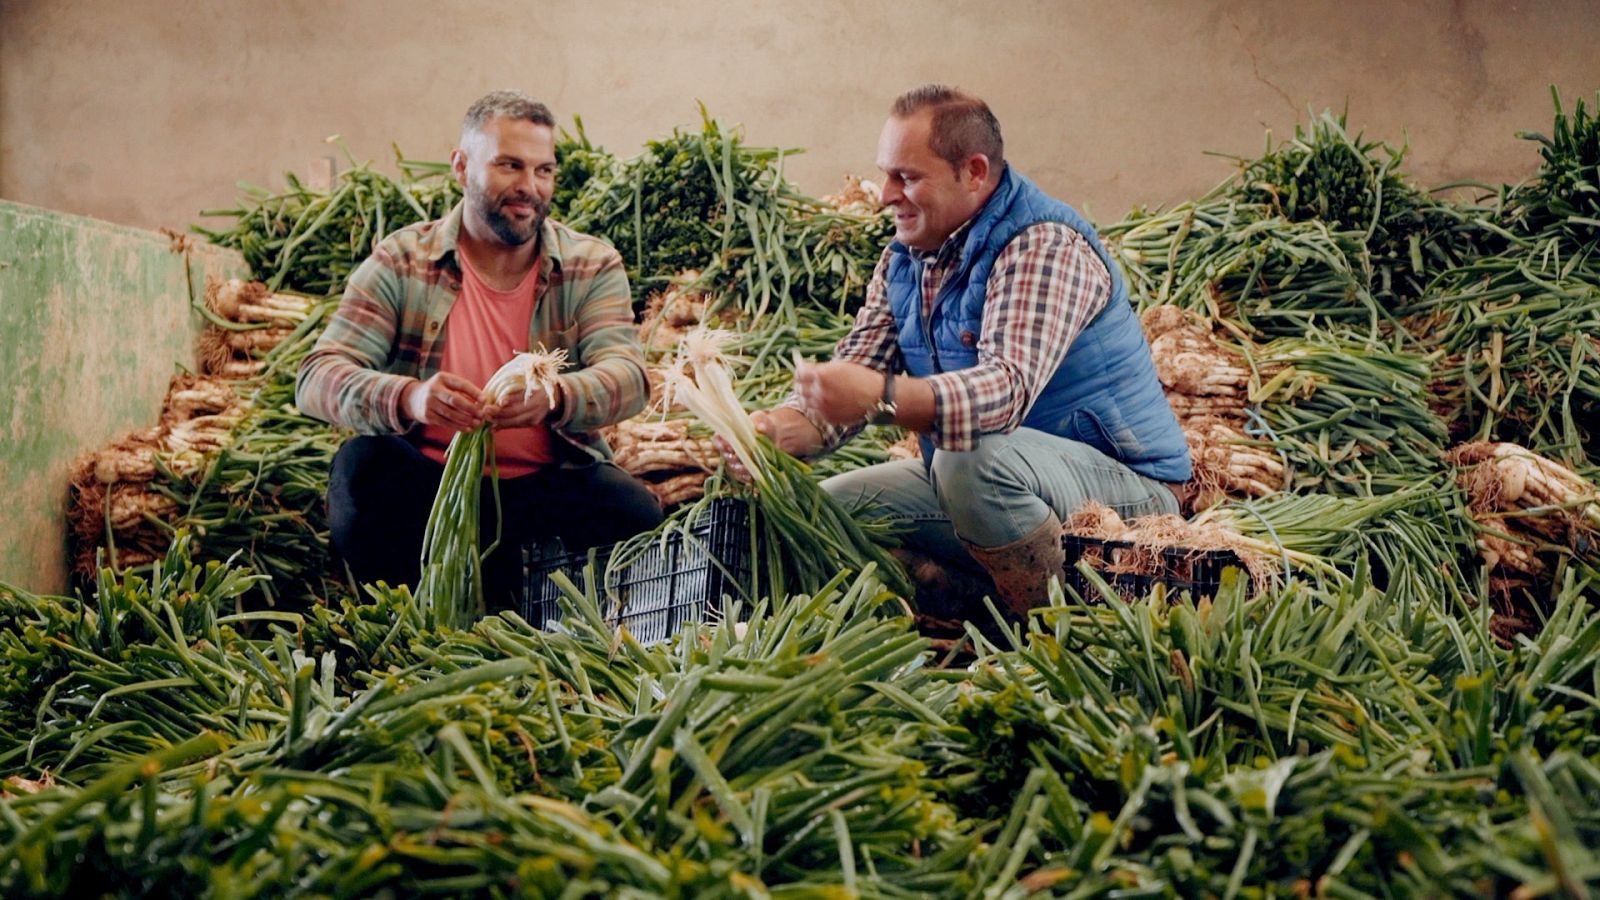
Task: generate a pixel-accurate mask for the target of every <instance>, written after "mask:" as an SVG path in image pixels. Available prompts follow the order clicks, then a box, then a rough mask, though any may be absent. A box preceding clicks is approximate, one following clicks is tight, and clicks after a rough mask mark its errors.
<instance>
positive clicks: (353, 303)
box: [295, 91, 662, 609]
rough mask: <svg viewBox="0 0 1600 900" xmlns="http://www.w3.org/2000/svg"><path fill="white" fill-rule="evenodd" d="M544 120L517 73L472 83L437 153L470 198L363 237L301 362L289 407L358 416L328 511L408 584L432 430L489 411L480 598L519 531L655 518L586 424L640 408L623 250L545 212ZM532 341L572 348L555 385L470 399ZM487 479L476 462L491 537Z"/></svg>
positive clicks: (439, 449) (335, 530)
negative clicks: (356, 262) (366, 248)
mask: <svg viewBox="0 0 1600 900" xmlns="http://www.w3.org/2000/svg"><path fill="white" fill-rule="evenodd" d="M554 127H555V118H554V117H553V116H552V115H551V114H550V110H549V109H547V108H546V107H545V106H544V104H542V103H538V102H536V101H534V100H532V99H531V98H529V97H527V96H525V95H523V94H520V93H517V92H513V91H496V92H494V93H491V94H489V95H487V96H485V97H483V98H482V99H481V100H479V101H478V102H476V103H474V104H473V105H472V108H471V109H469V110H468V111H467V115H466V119H465V120H464V121H463V123H462V127H461V141H460V146H459V147H457V148H456V149H455V150H454V151H452V152H451V154H450V167H451V171H452V172H453V173H454V175H455V178H456V180H457V182H459V183H460V184H461V186H462V187H463V189H464V192H465V195H466V196H465V198H464V199H463V200H462V202H461V203H460V204H458V205H457V206H456V207H455V209H453V210H451V211H450V213H449V215H447V216H445V217H444V218H443V219H439V220H436V221H433V222H423V223H419V224H416V225H411V226H408V227H406V228H402V229H400V230H399V231H397V232H395V233H394V234H391V235H389V236H388V237H386V238H384V239H383V240H382V241H381V242H380V243H379V244H378V245H377V247H375V248H374V249H373V252H372V255H371V256H370V257H368V258H367V260H366V261H365V262H363V263H362V264H361V266H360V267H359V268H357V269H356V271H355V272H354V273H352V274H351V276H350V281H349V284H348V285H347V287H346V288H345V293H344V298H343V300H342V301H341V302H340V304H339V309H338V311H337V312H336V313H335V314H334V316H333V318H332V319H330V321H329V323H328V327H327V330H326V331H324V332H323V334H322V337H321V338H320V339H319V340H318V341H317V345H316V347H315V348H314V349H313V350H312V351H311V353H310V354H309V355H307V356H306V358H305V361H304V362H303V363H302V364H301V366H300V373H299V379H298V382H297V384H296V386H295V387H296V389H295V402H296V403H297V404H298V405H299V407H300V409H301V410H303V411H304V412H306V413H307V414H309V415H312V416H316V417H317V418H319V419H323V420H325V421H327V422H331V423H333V424H335V425H340V426H343V427H345V428H349V429H351V430H352V431H355V432H356V433H357V436H356V437H353V438H351V439H350V440H349V441H347V442H346V443H345V444H344V446H342V447H341V448H340V449H339V452H338V453H337V454H336V455H335V456H334V459H333V467H332V472H331V474H330V478H329V487H328V518H329V526H330V531H331V537H332V541H333V546H334V549H335V551H336V552H337V553H338V555H339V557H340V558H341V559H343V560H344V562H345V563H346V564H347V565H349V567H350V570H351V573H352V574H353V575H354V576H355V577H356V579H357V580H358V581H360V582H362V583H371V582H376V581H380V580H381V581H385V582H387V583H389V584H390V585H400V584H405V585H409V586H415V585H416V583H417V581H418V578H419V577H420V562H419V560H420V557H421V554H422V539H423V532H424V530H425V528H426V525H427V520H428V515H429V512H430V509H431V506H432V503H433V498H434V495H435V494H436V493H437V491H438V486H439V481H440V477H441V475H442V474H443V468H444V467H443V463H444V458H445V450H446V448H447V447H448V445H449V443H450V439H451V438H452V437H453V436H454V435H455V434H456V433H457V432H460V431H470V430H472V429H475V428H477V427H478V426H479V425H481V424H483V423H485V422H487V423H489V424H490V425H491V426H493V427H494V429H495V441H494V446H495V457H496V460H495V462H496V464H497V465H498V474H499V476H500V479H501V480H500V486H499V490H500V500H501V504H500V505H501V509H500V523H499V544H498V546H497V548H496V550H495V552H494V553H492V554H491V555H490V557H489V559H488V560H486V561H485V565H484V590H485V596H486V597H487V598H488V603H489V606H490V608H491V609H495V608H503V607H507V606H510V605H512V604H513V603H514V602H515V598H516V596H517V592H518V591H519V590H520V580H521V565H520V563H521V556H520V551H519V548H520V546H521V545H522V544H523V543H526V542H527V541H528V540H530V539H533V538H536V537H549V536H554V537H559V538H561V539H562V541H563V543H564V544H565V545H566V546H567V547H568V549H571V550H584V549H588V548H590V547H593V546H596V545H599V544H603V543H609V542H612V541H616V540H620V539H622V538H625V537H628V536H630V535H633V534H636V533H638V532H641V531H645V530H648V529H650V528H652V527H654V526H655V525H657V524H659V523H660V521H661V518H662V515H661V506H660V504H659V503H657V502H656V500H655V498H654V496H653V495H652V494H651V493H650V492H649V490H647V489H646V488H645V487H644V485H643V484H641V483H640V482H639V481H638V480H636V479H634V478H633V477H632V476H630V475H628V474H627V473H626V472H623V471H622V470H621V469H620V468H618V467H617V466H616V465H614V464H612V463H611V462H610V458H611V451H610V449H609V448H608V447H607V446H606V444H605V442H604V441H603V440H601V439H600V438H599V437H598V436H596V435H595V434H594V431H595V429H597V428H599V427H600V426H602V425H608V424H611V423H613V422H617V421H619V420H621V419H625V418H628V417H629V416H632V415H634V414H635V413H637V412H639V410H640V409H642V408H643V407H644V403H645V400H646V398H647V397H648V395H649V388H648V385H647V384H646V381H645V364H644V354H643V351H642V350H641V348H640V346H639V342H638V337H637V335H636V333H635V332H634V327H633V324H634V323H633V309H632V301H631V297H630V295H629V292H628V281H627V275H626V274H625V272H624V269H623V264H622V258H621V257H620V256H619V255H618V254H617V252H616V251H615V250H613V249H612V248H611V247H610V246H609V245H607V244H606V243H604V242H602V241H600V240H599V239H597V238H594V237H590V236H588V235H584V234H579V233H578V232H575V231H573V230H572V229H570V228H567V227H566V226H565V225H562V224H560V223H559V222H555V221H552V220H551V219H549V218H548V214H549V211H550V197H551V194H552V193H553V191H554V189H555V176H556V155H555V135H554ZM540 347H543V348H544V349H547V350H556V349H561V350H565V351H567V354H568V358H569V366H570V368H569V369H568V370H567V371H565V372H563V373H562V374H561V376H560V379H559V383H558V385H557V389H556V391H555V398H554V401H553V402H552V401H551V400H550V399H549V398H547V396H546V394H545V392H543V391H534V392H533V393H532V395H530V396H529V397H527V398H526V399H523V398H516V399H513V400H511V401H509V402H507V403H506V404H505V405H502V406H496V405H493V404H486V403H484V402H482V401H480V399H479V391H480V388H481V387H482V385H483V384H484V383H485V382H487V381H488V379H489V377H490V376H491V375H493V374H494V372H495V371H496V370H497V369H499V368H500V366H501V365H502V364H504V363H505V362H506V361H507V360H509V359H511V357H512V355H513V354H515V353H517V352H519V351H526V350H532V349H537V348H540ZM487 474H488V472H487V469H486V472H485V475H486V476H487ZM490 496H491V495H490V493H489V485H488V484H487V477H486V483H485V485H484V497H485V500H484V502H483V504H482V507H483V512H482V516H483V519H482V521H481V522H480V534H482V535H483V541H484V543H485V544H486V545H487V544H488V543H489V542H491V541H494V540H495V537H496V522H495V515H496V510H495V504H494V503H493V502H492V501H490V500H489V499H488V498H489V497H490Z"/></svg>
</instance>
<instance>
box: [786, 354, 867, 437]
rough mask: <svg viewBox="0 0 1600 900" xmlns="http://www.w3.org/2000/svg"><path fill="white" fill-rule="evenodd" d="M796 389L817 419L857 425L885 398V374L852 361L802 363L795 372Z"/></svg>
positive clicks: (801, 399)
mask: <svg viewBox="0 0 1600 900" xmlns="http://www.w3.org/2000/svg"><path fill="white" fill-rule="evenodd" d="M794 389H795V393H796V394H798V395H799V397H800V402H801V403H803V404H805V407H806V409H807V410H809V411H810V412H811V413H812V415H815V416H816V417H817V418H819V419H822V420H823V421H824V422H828V423H830V424H833V425H857V424H860V423H861V422H862V421H863V420H864V419H866V417H867V415H868V414H869V413H871V412H872V410H873V408H874V407H875V406H876V405H877V403H878V399H879V398H880V397H882V396H883V373H882V372H880V371H878V370H877V369H873V368H870V367H868V366H863V365H860V364H859V363H851V362H825V363H801V364H800V365H798V366H796V367H795V370H794ZM797 415H798V414H797ZM801 418H802V419H803V418H804V417H803V416H802V417H801Z"/></svg>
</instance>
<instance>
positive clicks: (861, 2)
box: [0, 0, 1600, 227]
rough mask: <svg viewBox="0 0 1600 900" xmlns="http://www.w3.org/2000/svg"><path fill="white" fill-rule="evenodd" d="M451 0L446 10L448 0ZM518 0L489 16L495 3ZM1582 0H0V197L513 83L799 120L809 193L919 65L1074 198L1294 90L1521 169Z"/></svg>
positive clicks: (194, 202) (1215, 171) (434, 112)
mask: <svg viewBox="0 0 1600 900" xmlns="http://www.w3.org/2000/svg"><path fill="white" fill-rule="evenodd" d="M469 8H470V9H471V10H472V11H468V10H469ZM513 11H515V12H513ZM1597 51H1600V2H1595V0H1587V2H1580V0H1568V2H1549V3H1534V2H1520V3H1497V2H1487V0H1458V2H1443V0H1427V2H1377V0H1337V2H1324V0H1317V2H1291V0H1278V2H1268V0H1262V2H1244V0H1195V2H1080V3H1067V2H1045V0H1035V2H1011V0H997V2H988V3H982V2H946V3H934V2H914V0H819V2H805V0H781V2H780V0H745V2H728V3H711V2H691V0H655V2H639V3H624V2H618V0H592V2H588V3H572V2H566V3H539V2H530V0H522V2H517V0H508V2H500V3H495V4H477V3H465V2H460V3H457V2H449V0H428V2H419V0H388V2H377V0H370V2H366V0H364V2H322V0H316V2H312V0H281V2H263V0H215V2H199V0H80V2H61V0H0V196H4V197H7V198H10V199H13V200H18V201H21V202H24V203H31V204H36V205H40V206H46V207H51V208H55V209H61V210H66V211H70V212H76V213H84V214H88V215H92V216H99V217H103V218H107V219H111V220H113V221H117V222H123V223H128V224H133V225H140V226H146V227H153V226H158V225H173V224H185V223H187V222H189V221H191V220H192V219H193V216H194V214H195V212H196V211H197V210H199V209H201V208H203V207H208V206H226V205H229V204H230V203H231V202H232V200H233V198H234V196H235V190H234V187H233V185H234V182H235V181H237V180H245V181H250V182H253V183H258V184H271V185H277V184H279V183H280V174H279V173H280V172H281V171H282V170H284V169H286V168H293V169H297V170H301V171H304V170H305V169H306V168H307V167H308V165H309V163H310V161H311V160H312V159H313V158H315V157H318V156H322V155H326V154H327V153H328V152H329V150H328V148H327V146H326V145H325V144H323V143H322V140H321V139H322V138H323V137H325V136H327V135H330V134H334V133H340V134H343V135H344V137H345V139H346V140H347V141H348V143H349V145H350V146H351V148H352V149H353V150H354V151H355V153H356V154H357V155H358V156H361V157H369V158H382V157H384V156H386V155H387V152H388V151H387V148H388V143H389V141H390V140H395V141H398V142H399V144H400V146H401V147H403V148H404V149H405V150H406V151H407V152H408V153H410V154H412V155H415V156H420V157H431V158H439V157H442V156H443V155H444V154H445V153H446V152H447V151H448V149H449V146H450V141H451V139H452V137H453V130H454V125H455V123H456V122H457V121H458V119H459V116H460V115H461V113H462V111H463V110H464V108H465V107H466V106H467V104H468V103H470V102H471V101H472V100H473V99H474V98H475V97H476V96H477V95H479V94H480V93H481V92H483V91H484V90H486V89H490V88H494V87H501V86H518V87H522V88H525V89H527V90H529V91H531V92H533V93H535V94H537V95H540V96H542V97H543V98H545V99H546V100H547V101H548V102H549V103H550V104H551V105H552V106H553V107H554V108H555V109H556V111H557V113H558V114H559V115H561V116H562V117H563V118H565V117H566V116H568V115H570V114H572V113H579V114H581V115H582V116H583V117H584V120H585V122H586V123H587V124H588V127H589V131H590V134H591V135H592V136H593V137H594V138H596V139H598V140H599V141H600V142H602V143H603V144H605V145H606V146H607V147H608V148H610V149H612V150H614V151H619V152H624V153H628V154H631V153H633V152H636V151H637V149H638V148H639V147H640V145H641V143H642V142H643V141H644V140H645V139H646V138H649V137H653V136H656V135H660V134H662V133H664V132H666V131H668V130H669V129H670V128H672V127H673V126H674V125H678V124H684V123H690V122H692V121H694V119H695V117H696V109H695V103H694V101H695V100H696V99H697V98H698V99H700V100H704V101H705V102H706V104H707V106H708V107H709V108H710V109H711V110H712V112H713V113H714V114H716V115H718V116H720V117H722V118H723V119H725V120H728V121H736V122H742V123H744V124H745V125H746V128H747V133H748V134H749V137H750V138H751V140H752V141H754V142H757V143H763V144H782V145H788V146H804V147H807V148H809V151H810V152H809V153H807V154H806V155H805V156H803V157H800V158H798V159H796V160H794V161H793V163H792V166H791V169H790V171H791V173H792V175H793V177H794V178H795V179H796V180H797V181H798V182H799V183H800V185H801V187H802V188H805V189H807V190H809V191H811V192H813V193H823V192H827V191H829V190H831V189H832V188H833V187H834V186H835V185H836V184H837V182H838V181H839V179H840V177H841V176H842V175H843V174H844V173H846V172H857V173H867V172H870V171H871V170H872V161H873V150H874V146H875V142H876V137H877V131H878V128H879V125H880V123H881V120H882V111H883V110H884V108H885V107H886V106H887V104H888V103H889V101H890V100H891V99H892V97H893V96H894V94H895V93H897V92H898V91H899V90H901V89H903V88H905V87H908V86H910V85H912V84H915V83H918V82H921V81H925V80H944V81H950V82H955V83H959V84H961V85H964V86H966V87H968V88H971V89H973V90H975V91H977V92H979V93H981V94H982V95H984V96H986V97H987V98H988V99H989V100H990V101H991V103H992V105H993V106H994V107H995V110H996V112H997V113H998V114H999V116H1000V119H1001V121H1002V123H1003V125H1004V127H1005V129H1006V133H1007V137H1008V144H1009V147H1010V155H1011V157H1012V159H1013V160H1014V161H1016V162H1017V163H1018V164H1019V166H1020V167H1021V168H1022V169H1023V170H1024V171H1026V172H1029V173H1031V174H1033V175H1034V176H1036V177H1037V178H1038V179H1039V180H1040V181H1042V182H1043V183H1044V185H1045V186H1046V187H1047V188H1050V189H1052V190H1053V191H1055V192H1057V193H1059V194H1060V195H1061V196H1063V197H1064V198H1065V199H1068V200H1069V201H1071V202H1074V203H1077V204H1079V205H1080V206H1083V207H1086V208H1087V209H1088V211H1090V212H1091V213H1092V214H1093V215H1095V216H1096V217H1099V218H1102V219H1107V218H1116V217H1118V216H1120V215H1121V214H1122V213H1123V212H1124V211H1126V210H1127V209H1128V207H1129V206H1130V205H1133V204H1136V203H1143V204H1157V203H1169V202H1173V201H1177V200H1182V199H1185V198H1189V197H1192V196H1195V195H1197V194H1199V193H1200V192H1202V191H1204V190H1205V189H1206V188H1208V187H1210V186H1212V185H1213V184H1214V183H1216V182H1217V181H1218V180H1220V179H1221V178H1222V177H1223V176H1224V175H1225V174H1226V172H1227V167H1226V163H1225V162H1224V161H1222V160H1219V159H1216V158H1215V157H1208V156H1205V155H1202V154H1203V152H1204V151H1207V150H1214V151H1220V152H1224V153H1233V154H1253V153H1255V152H1257V151H1258V150H1259V149H1260V147H1261V145H1262V140H1263V129H1264V128H1265V127H1271V128H1272V129H1274V130H1275V131H1276V132H1278V133H1280V134H1282V133H1287V132H1288V131H1290V130H1291V129H1292V126H1293V124H1294V123H1295V121H1296V119H1297V117H1299V116H1302V115H1303V113H1304V110H1305V108H1306V106H1307V105H1308V104H1310V105H1314V106H1316V107H1317V108H1319V109H1320V108H1322V107H1324V106H1335V107H1337V106H1341V105H1343V104H1344V103H1345V102H1346V100H1347V99H1348V102H1349V108H1350V114H1351V119H1352V124H1353V125H1355V126H1357V127H1364V128H1365V130H1366V132H1367V133H1368V134H1369V135H1371V136H1379V137H1383V138H1385V139H1388V140H1391V141H1399V140H1402V139H1403V138H1404V136H1405V135H1406V134H1409V137H1410V141H1411V144H1412V145H1413V146H1414V148H1415V150H1414V153H1413V155H1412V158H1411V165H1410V168H1411V170H1412V171H1413V172H1414V173H1415V174H1416V175H1417V176H1419V177H1420V178H1421V179H1423V180H1424V181H1427V182H1430V183H1436V182H1439V181H1443V180H1448V179H1456V178H1479V179H1484V180H1491V181H1496V180H1507V179H1517V178H1521V177H1523V176H1525V175H1527V174H1528V173H1530V172H1531V171H1532V170H1533V168H1534V166H1535V165H1536V164H1537V157H1536V155H1535V153H1534V151H1533V149H1532V147H1531V146H1530V145H1528V144H1526V143H1525V142H1522V141H1519V140H1517V139H1516V138H1515V137H1514V134H1515V132H1516V131H1517V130H1519V129H1538V130H1548V129H1549V127H1550V121H1551V106H1550V101H1549V98H1548V94H1547V91H1546V86H1547V85H1548V84H1550V83H1555V84H1557V85H1559V86H1560V87H1561V88H1562V91H1563V93H1564V95H1565V96H1566V97H1567V99H1568V102H1569V103H1570V102H1571V100H1573V99H1576V98H1577V97H1579V96H1585V97H1591V98H1592V97H1593V96H1594V94H1595V91H1596V89H1597V88H1600V52H1597Z"/></svg>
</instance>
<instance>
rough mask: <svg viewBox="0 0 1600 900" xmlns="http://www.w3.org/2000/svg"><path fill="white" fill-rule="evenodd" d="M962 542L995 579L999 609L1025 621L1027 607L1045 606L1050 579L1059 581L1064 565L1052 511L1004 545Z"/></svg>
mask: <svg viewBox="0 0 1600 900" xmlns="http://www.w3.org/2000/svg"><path fill="white" fill-rule="evenodd" d="M961 543H962V544H964V545H966V548H967V552H969V553H971V554H972V558H973V559H976V560H977V561H978V562H980V563H982V564H983V567H984V568H985V569H988V570H989V575H990V576H992V577H993V578H994V586H995V591H996V592H997V593H999V595H1000V596H999V597H997V598H996V599H997V600H999V601H1000V604H998V605H1001V606H1002V609H1001V611H1002V612H1005V613H1009V614H1010V616H1011V617H1012V618H1013V619H1015V620H1016V621H1018V622H1023V621H1026V620H1027V618H1028V610H1030V609H1033V608H1034V607H1036V606H1044V605H1045V603H1046V601H1047V599H1048V597H1049V587H1050V579H1051V578H1054V579H1056V580H1057V581H1060V580H1061V579H1062V573H1063V572H1064V571H1065V568H1066V562H1067V554H1066V550H1065V549H1064V548H1063V547H1062V545H1061V520H1060V519H1058V518H1056V515H1055V513H1053V512H1052V513H1050V514H1048V515H1046V516H1045V520H1044V523H1043V524H1041V525H1040V526H1039V527H1038V528H1035V529H1034V530H1033V531H1032V532H1031V533H1029V534H1027V535H1026V536H1024V537H1023V538H1021V539H1020V540H1016V541H1012V542H1011V543H1009V544H1006V545H1004V546H1001V547H977V546H974V545H972V544H970V543H968V542H966V541H962V542H961Z"/></svg>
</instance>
